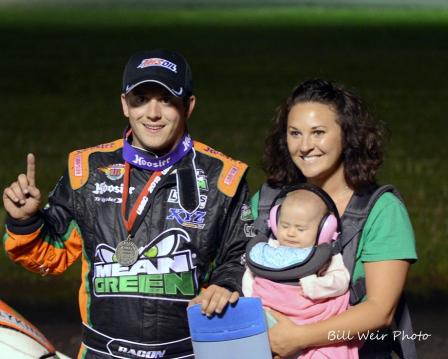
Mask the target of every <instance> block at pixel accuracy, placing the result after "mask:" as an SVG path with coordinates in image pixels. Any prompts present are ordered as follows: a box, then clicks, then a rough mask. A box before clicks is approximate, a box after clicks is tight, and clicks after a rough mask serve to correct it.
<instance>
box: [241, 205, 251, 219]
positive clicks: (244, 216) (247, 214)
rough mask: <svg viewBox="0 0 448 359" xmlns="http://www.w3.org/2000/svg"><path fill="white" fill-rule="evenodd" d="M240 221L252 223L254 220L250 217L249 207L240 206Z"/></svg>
mask: <svg viewBox="0 0 448 359" xmlns="http://www.w3.org/2000/svg"><path fill="white" fill-rule="evenodd" d="M240 219H241V220H242V221H243V222H248V221H252V220H253V219H254V217H253V216H252V211H251V209H250V207H249V206H248V205H247V204H245V203H244V204H243V205H242V206H241V215H240Z"/></svg>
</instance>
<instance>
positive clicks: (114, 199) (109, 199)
mask: <svg viewBox="0 0 448 359" xmlns="http://www.w3.org/2000/svg"><path fill="white" fill-rule="evenodd" d="M94 200H95V202H100V203H108V202H109V203H115V204H121V202H122V199H121V197H99V196H97V197H94Z"/></svg>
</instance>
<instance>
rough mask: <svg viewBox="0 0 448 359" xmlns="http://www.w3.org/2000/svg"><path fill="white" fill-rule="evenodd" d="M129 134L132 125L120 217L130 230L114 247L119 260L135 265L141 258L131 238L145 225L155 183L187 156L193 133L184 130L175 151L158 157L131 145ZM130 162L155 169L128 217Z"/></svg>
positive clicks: (125, 147)
mask: <svg viewBox="0 0 448 359" xmlns="http://www.w3.org/2000/svg"><path fill="white" fill-rule="evenodd" d="M130 134H131V131H130V130H129V128H128V129H126V131H125V138H124V142H123V144H124V145H123V159H124V160H125V165H124V179H123V192H122V197H121V199H122V200H121V216H122V219H123V223H124V225H125V228H126V230H127V232H128V237H127V238H126V239H125V240H124V241H121V242H120V243H118V245H117V248H116V249H115V257H116V259H117V262H118V263H119V264H120V265H121V266H123V267H129V266H131V265H133V264H134V263H135V262H136V261H137V259H138V256H139V249H138V247H137V245H136V244H135V243H134V242H133V241H132V238H134V237H135V235H136V233H137V229H138V228H139V227H140V225H141V224H142V221H143V219H144V217H145V216H146V213H147V212H148V210H149V207H150V200H149V197H150V195H151V194H152V192H154V189H155V188H156V186H157V185H159V184H160V182H161V180H162V177H164V176H165V175H168V174H169V173H170V172H171V170H172V168H173V167H172V165H173V164H175V163H177V162H179V161H180V160H181V159H182V158H183V157H185V156H186V155H187V154H188V153H189V151H190V150H191V149H192V147H193V143H192V140H191V138H190V136H189V135H188V134H187V133H185V134H184V135H183V137H182V138H181V141H179V143H178V144H177V146H176V148H175V149H174V150H173V151H171V152H170V153H168V154H166V155H165V156H162V157H157V158H156V157H153V156H151V155H149V154H148V153H147V152H145V151H143V150H140V149H137V148H134V147H132V145H131V144H130V143H129V142H128V136H129V135H130ZM131 164H132V165H133V166H135V167H138V168H141V169H143V170H149V171H154V172H153V173H152V174H151V176H150V178H149V179H148V181H147V182H146V184H145V186H144V187H143V189H142V191H141V192H140V194H139V195H138V197H137V200H136V201H135V203H134V205H133V206H132V208H131V209H130V211H129V218H127V217H126V205H127V202H128V196H129V183H130V175H131Z"/></svg>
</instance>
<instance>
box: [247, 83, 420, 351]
mask: <svg viewBox="0 0 448 359" xmlns="http://www.w3.org/2000/svg"><path fill="white" fill-rule="evenodd" d="M382 137H383V129H382V127H381V126H380V125H379V124H378V123H375V122H374V121H373V120H372V119H371V117H370V115H369V113H368V111H367V110H366V108H365V107H364V105H363V103H362V101H361V99H360V98H359V97H358V96H356V95H355V94H353V93H351V92H350V91H348V90H346V89H344V88H343V87H341V86H339V85H337V84H335V83H331V82H328V81H324V80H309V81H305V82H304V83H302V84H300V85H299V86H297V87H296V88H295V89H294V90H293V92H292V94H291V95H290V96H289V97H288V98H287V99H286V101H285V102H284V103H283V104H282V105H281V106H280V107H279V108H278V109H277V112H276V114H275V116H274V119H273V127H272V129H271V132H270V135H269V137H268V138H267V141H266V142H267V143H266V149H265V163H266V165H265V170H266V172H267V175H268V179H267V182H268V184H269V186H270V187H274V188H275V187H277V188H278V187H280V188H281V187H284V186H287V185H291V184H294V183H298V182H309V183H312V184H314V185H317V186H319V187H321V188H322V189H323V190H325V191H326V192H327V193H328V194H329V195H330V196H331V198H332V199H333V201H334V202H335V203H336V206H337V209H338V211H339V213H340V214H341V215H343V214H344V211H345V209H346V208H347V206H348V204H349V201H350V199H351V198H352V196H353V195H354V194H355V193H356V194H359V193H363V192H365V191H369V189H371V188H372V187H374V186H375V184H376V181H375V175H376V172H377V170H378V168H379V166H380V165H381V163H382V156H383V153H382ZM258 195H259V194H257V195H255V196H254V199H253V203H252V204H253V206H252V208H253V212H254V215H255V216H257V215H258V211H257V209H258V205H257V203H258V201H259V198H258ZM343 231H344V228H343ZM416 258H417V255H416V250H415V239H414V234H413V230H412V226H411V223H410V220H409V216H408V214H407V211H406V209H405V207H404V205H403V204H402V202H401V201H400V200H399V199H398V198H397V197H396V196H394V195H393V194H392V193H385V194H383V195H381V197H380V198H379V199H378V201H377V202H376V204H375V205H374V207H373V209H372V210H371V212H370V214H369V216H368V218H367V222H366V224H365V226H364V230H363V232H362V236H361V238H360V241H359V247H358V250H357V254H356V258H355V267H354V268H355V269H354V274H353V278H352V281H353V280H354V279H357V278H359V277H365V283H366V293H367V294H366V296H365V298H364V300H363V301H361V302H360V303H359V304H357V305H355V306H353V307H351V308H350V309H349V310H347V311H345V312H343V313H341V314H340V315H337V316H335V317H332V318H330V319H327V320H325V321H321V322H318V323H314V324H309V325H302V326H298V325H295V324H294V323H293V322H291V321H290V320H289V319H288V318H286V317H285V316H283V315H281V314H280V313H275V312H274V313H273V315H274V317H275V318H276V319H277V321H278V324H277V325H275V326H274V327H272V328H271V330H270V331H269V337H270V343H271V349H272V351H273V353H274V354H275V356H274V357H275V358H281V357H286V356H288V355H291V354H293V353H296V352H297V351H299V350H301V349H305V348H308V347H313V346H321V345H327V344H330V343H332V344H334V343H335V342H342V341H346V340H351V339H355V340H356V339H359V338H363V337H362V336H361V335H360V333H371V334H373V333H376V330H377V329H379V328H383V327H387V326H390V324H391V322H392V319H393V316H394V312H395V309H396V307H397V304H398V301H399V298H400V296H401V293H402V291H403V287H404V284H405V281H406V276H407V273H408V270H409V266H410V263H411V262H413V261H415V260H416ZM373 339H374V341H375V340H376V341H377V342H378V344H380V342H381V341H382V340H384V338H381V337H380V336H379V335H378V338H373ZM374 345H375V343H374ZM373 351H375V349H374V350H373ZM362 353H363V351H362V350H361V351H360V356H361V358H362V357H363V356H362ZM385 357H388V356H387V355H386V356H385Z"/></svg>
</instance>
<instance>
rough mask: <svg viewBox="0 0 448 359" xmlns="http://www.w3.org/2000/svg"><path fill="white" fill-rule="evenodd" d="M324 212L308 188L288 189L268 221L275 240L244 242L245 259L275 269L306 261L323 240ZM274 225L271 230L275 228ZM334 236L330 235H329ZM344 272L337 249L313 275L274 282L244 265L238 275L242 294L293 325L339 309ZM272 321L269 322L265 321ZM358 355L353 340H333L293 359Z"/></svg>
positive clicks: (343, 302)
mask: <svg viewBox="0 0 448 359" xmlns="http://www.w3.org/2000/svg"><path fill="white" fill-rule="evenodd" d="M328 214H329V210H328V208H327V205H326V203H324V201H323V200H322V199H321V198H320V197H319V196H318V195H317V194H315V193H314V192H312V191H310V190H306V189H299V190H296V191H293V192H290V193H289V194H288V195H287V196H286V198H285V200H284V201H283V203H282V205H281V206H280V209H279V216H278V221H277V225H276V226H275V223H274V224H271V227H273V228H272V229H273V232H274V234H276V239H275V238H269V240H268V241H267V242H259V243H257V244H255V245H254V246H248V252H247V253H246V257H248V258H250V260H251V262H252V263H256V264H257V265H259V266H262V267H264V268H269V269H271V270H274V271H276V272H279V271H282V270H286V269H291V268H292V267H294V266H295V265H301V264H303V263H307V262H309V261H310V259H311V258H312V257H313V255H316V246H317V245H318V244H322V241H324V242H325V241H330V242H331V240H332V239H331V237H329V236H327V237H326V238H323V234H322V233H321V232H322V228H321V227H322V222H324V221H325V218H326V217H327V215H328ZM275 227H277V228H275ZM336 236H337V234H336V235H333V236H332V237H333V239H334V238H335V237H336ZM349 283H350V274H349V273H348V270H347V269H346V267H345V266H344V263H343V260H342V255H341V254H340V253H338V254H335V255H333V256H330V259H329V260H328V261H326V262H325V263H322V265H321V267H320V268H316V270H315V273H312V274H310V275H306V276H304V277H302V278H297V279H296V281H295V283H287V284H286V283H285V281H281V282H276V281H273V280H269V279H266V278H262V276H261V275H254V274H253V273H252V272H251V270H250V269H249V268H247V269H246V272H245V274H244V276H243V293H244V295H245V296H246V297H247V296H253V297H260V298H261V300H262V302H263V305H264V306H265V307H267V308H272V309H274V310H276V311H278V312H281V313H283V314H285V315H287V316H288V317H289V318H290V319H291V320H293V321H294V322H295V323H296V324H308V323H313V322H316V321H320V320H324V319H327V318H329V317H331V316H334V315H336V314H338V313H341V312H343V311H345V310H346V309H347V307H348V303H349V292H348V286H349ZM270 324H271V325H273V324H274V323H270ZM325 355H326V357H330V358H358V349H357V347H356V345H355V344H353V345H352V344H350V343H348V344H347V343H339V344H335V345H329V346H326V347H318V348H311V349H307V350H305V351H303V352H302V353H300V355H299V354H297V355H295V356H294V358H297V357H299V358H301V359H302V358H313V357H319V358H320V357H325Z"/></svg>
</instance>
